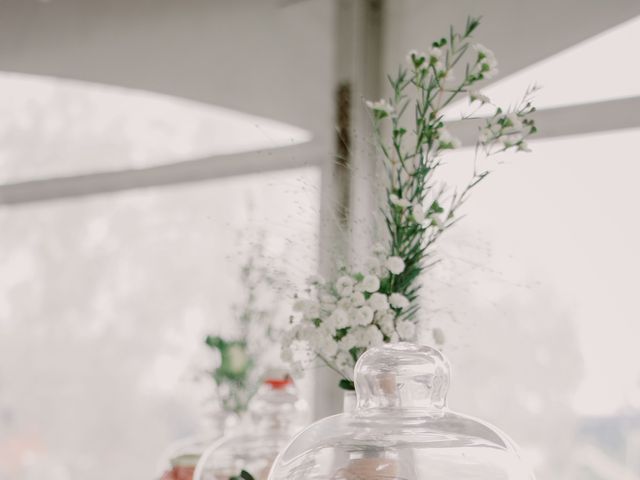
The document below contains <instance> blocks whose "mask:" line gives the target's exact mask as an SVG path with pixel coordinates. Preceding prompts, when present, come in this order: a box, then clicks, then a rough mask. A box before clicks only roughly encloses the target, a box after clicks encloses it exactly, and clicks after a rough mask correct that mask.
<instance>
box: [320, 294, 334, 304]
mask: <svg viewBox="0 0 640 480" xmlns="http://www.w3.org/2000/svg"><path fill="white" fill-rule="evenodd" d="M337 300H338V299H337V298H336V297H334V296H333V295H330V294H328V293H323V294H322V295H320V302H322V303H326V304H334V303H336V301H337Z"/></svg>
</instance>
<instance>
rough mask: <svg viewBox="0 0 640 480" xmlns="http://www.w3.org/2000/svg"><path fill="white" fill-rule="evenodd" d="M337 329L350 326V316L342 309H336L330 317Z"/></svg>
mask: <svg viewBox="0 0 640 480" xmlns="http://www.w3.org/2000/svg"><path fill="white" fill-rule="evenodd" d="M328 318H329V319H331V322H332V323H333V325H334V326H335V328H345V327H347V326H348V325H349V315H348V314H347V312H346V311H345V310H344V309H342V308H336V309H335V310H334V311H333V312H331V315H329V317H328Z"/></svg>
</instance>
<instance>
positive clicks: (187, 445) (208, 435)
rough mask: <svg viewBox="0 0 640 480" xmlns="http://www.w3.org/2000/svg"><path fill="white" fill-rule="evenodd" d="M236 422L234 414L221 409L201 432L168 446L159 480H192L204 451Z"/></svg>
mask: <svg viewBox="0 0 640 480" xmlns="http://www.w3.org/2000/svg"><path fill="white" fill-rule="evenodd" d="M236 423H237V418H236V416H235V415H233V414H230V413H227V412H224V411H221V412H216V414H214V415H212V416H211V418H210V422H209V425H208V426H207V429H206V431H205V432H203V433H199V434H196V435H193V436H190V437H186V438H182V439H180V440H178V441H176V442H174V443H173V444H171V445H170V446H169V448H168V449H167V451H166V452H165V453H164V455H163V462H162V466H161V468H160V471H161V472H162V473H161V474H160V475H159V476H158V478H160V480H192V478H193V473H194V471H195V468H196V465H197V463H198V460H200V457H201V456H202V454H203V453H204V451H205V450H206V449H207V448H208V447H209V446H210V445H211V444H212V443H214V442H215V441H217V440H220V439H221V438H222V437H223V436H224V433H225V429H226V428H228V427H230V426H233V425H235V424H236Z"/></svg>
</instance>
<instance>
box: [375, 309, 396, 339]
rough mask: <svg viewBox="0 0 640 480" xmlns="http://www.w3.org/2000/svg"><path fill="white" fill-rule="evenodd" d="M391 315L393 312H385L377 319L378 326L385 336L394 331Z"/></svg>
mask: <svg viewBox="0 0 640 480" xmlns="http://www.w3.org/2000/svg"><path fill="white" fill-rule="evenodd" d="M393 317H394V316H393V314H385V315H383V316H382V317H381V318H380V319H379V320H378V321H377V324H378V327H380V331H381V332H382V333H384V334H385V335H386V336H387V337H389V336H391V335H392V334H393V332H395V325H394V324H393Z"/></svg>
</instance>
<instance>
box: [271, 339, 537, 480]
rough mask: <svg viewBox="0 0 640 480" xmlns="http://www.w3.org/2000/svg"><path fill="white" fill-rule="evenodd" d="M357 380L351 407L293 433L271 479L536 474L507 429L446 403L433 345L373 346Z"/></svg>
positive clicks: (517, 477) (521, 479) (496, 478)
mask: <svg viewBox="0 0 640 480" xmlns="http://www.w3.org/2000/svg"><path fill="white" fill-rule="evenodd" d="M355 385H356V394H357V404H356V407H355V409H354V410H353V411H351V412H346V413H343V414H340V415H334V416H332V417H328V418H325V419H323V420H320V421H319V422H316V423H314V424H313V425H311V426H310V427H308V428H307V429H305V430H304V431H303V432H301V433H300V434H299V435H297V436H296V437H295V439H293V441H292V442H291V444H290V445H288V446H287V447H286V449H285V450H284V451H283V452H282V453H281V454H280V456H279V457H278V459H277V460H276V462H275V463H274V466H273V469H272V471H271V474H270V475H269V480H361V479H366V480H383V479H384V480H393V479H396V480H427V479H428V480H453V479H455V480H472V479H473V480H532V479H533V474H532V473H531V472H530V470H529V469H528V468H527V467H526V466H525V465H524V464H523V462H522V461H521V458H520V456H519V454H518V452H517V449H516V447H515V445H514V443H513V442H512V441H511V440H510V439H509V438H508V437H507V436H506V435H505V434H504V433H502V432H501V431H499V430H498V429H496V428H495V427H493V426H491V425H489V424H487V423H485V422H482V421H480V420H476V419H474V418H472V417H469V416H466V415H461V414H458V413H455V412H453V411H451V410H449V409H448V408H447V407H446V395H447V390H448V387H449V365H448V362H447V361H446V360H445V358H444V357H443V356H442V354H441V353H440V352H438V351H437V350H435V349H432V348H429V347H424V346H417V345H413V344H408V343H399V344H389V345H384V346H382V347H377V348H373V349H371V350H369V351H367V352H366V353H365V354H364V355H362V357H361V358H360V359H359V361H358V363H357V365H356V369H355Z"/></svg>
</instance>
